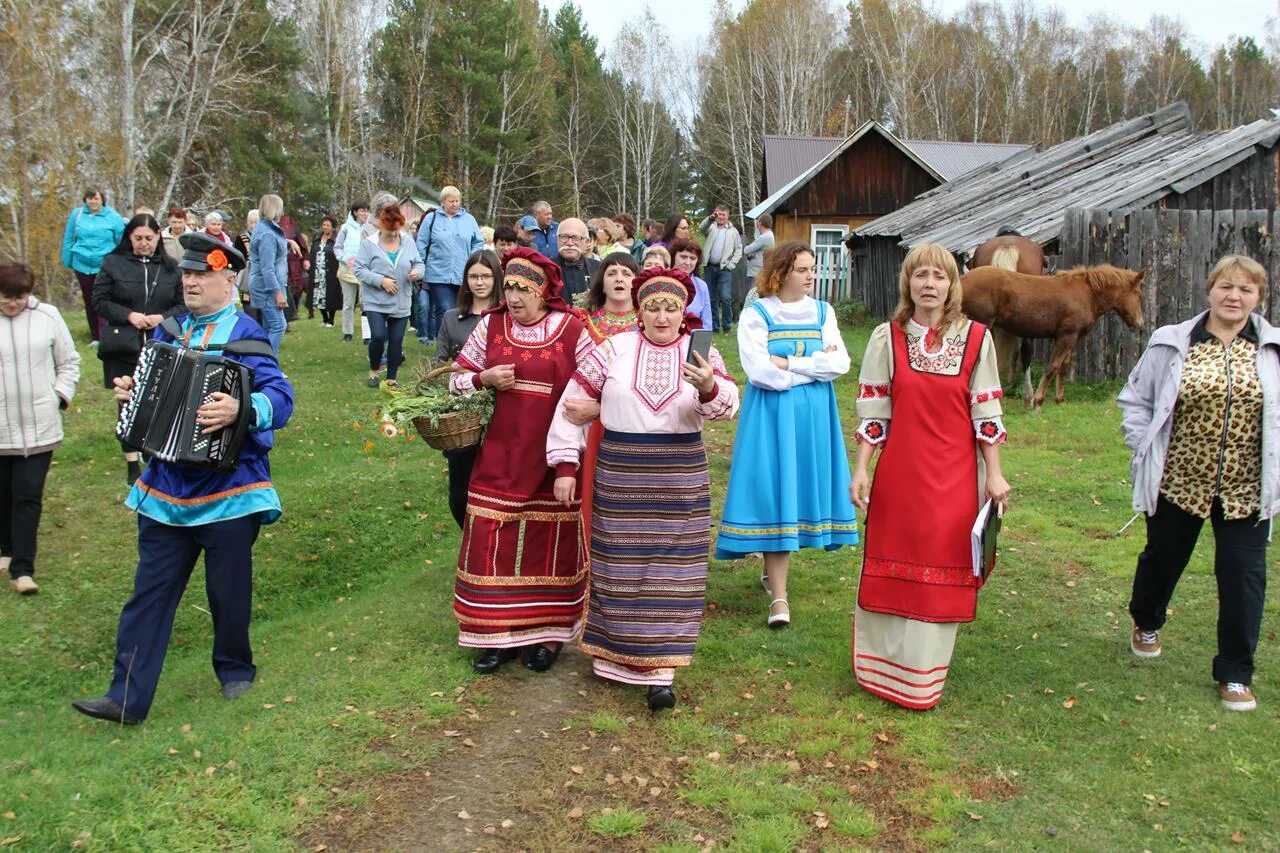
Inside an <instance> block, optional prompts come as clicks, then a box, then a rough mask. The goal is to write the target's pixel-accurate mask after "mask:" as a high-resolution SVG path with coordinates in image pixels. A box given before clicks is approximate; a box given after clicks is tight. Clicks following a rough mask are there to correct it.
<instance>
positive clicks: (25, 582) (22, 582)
mask: <svg viewBox="0 0 1280 853" xmlns="http://www.w3.org/2000/svg"><path fill="white" fill-rule="evenodd" d="M9 586H11V587H13V591H14V592H16V593H18V594H19V595H35V594H36V593H37V592H39V591H40V587H38V586H36V582H35V580H34V579H33V578H32V577H31V575H18V576H17V577H16V578H14V579H13V580H11V581H9Z"/></svg>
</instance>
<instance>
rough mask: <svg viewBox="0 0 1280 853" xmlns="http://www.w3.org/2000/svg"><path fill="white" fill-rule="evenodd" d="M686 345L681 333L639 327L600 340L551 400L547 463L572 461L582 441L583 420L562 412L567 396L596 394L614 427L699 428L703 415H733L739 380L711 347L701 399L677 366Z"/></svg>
mask: <svg viewBox="0 0 1280 853" xmlns="http://www.w3.org/2000/svg"><path fill="white" fill-rule="evenodd" d="M688 350H689V338H688V337H687V336H684V335H681V336H680V337H679V338H677V339H676V340H674V341H672V342H671V343H669V344H665V345H659V344H655V343H653V342H652V341H650V340H649V339H648V338H646V337H645V336H644V335H643V334H642V333H640V332H621V333H619V334H617V335H614V336H613V337H611V338H607V339H606V340H604V341H603V342H601V343H600V345H599V346H597V347H596V348H595V350H594V351H592V352H591V353H589V354H588V355H587V357H586V359H585V360H584V361H583V362H581V363H580V364H579V367H578V372H577V373H576V374H574V381H572V382H570V383H569V384H568V386H566V387H565V389H564V394H563V395H562V396H561V397H560V404H559V405H558V406H556V413H555V416H554V417H553V418H552V419H551V431H550V432H549V433H548V434H547V464H548V465H549V466H552V467H555V466H557V465H560V464H562V463H566V462H568V463H572V464H574V465H577V463H578V459H579V457H580V455H581V452H582V448H584V447H586V444H587V425H583V426H576V425H575V424H572V423H570V422H569V419H568V417H566V415H565V402H566V401H568V400H599V401H600V421H601V423H602V424H603V425H604V428H605V429H608V430H614V431H616V432H639V433H650V434H666V435H672V434H677V433H689V432H698V431H700V430H701V429H702V422H703V420H729V419H730V418H732V417H733V416H734V414H735V413H736V412H737V411H738V386H737V384H736V383H735V382H734V381H733V377H731V376H730V375H729V371H728V369H727V368H726V367H725V363H724V359H722V358H721V357H720V353H719V352H717V351H716V349H715V347H712V348H711V356H710V358H709V359H708V360H709V361H710V362H711V369H712V370H713V371H714V372H715V379H716V381H715V388H714V390H713V392H712V396H711V397H710V399H708V400H707V401H705V402H703V401H702V399H701V398H700V395H699V394H698V389H696V388H694V387H693V385H691V384H689V383H688V382H686V381H685V379H684V376H683V374H682V373H681V370H680V365H681V364H683V363H684V360H685V357H686V355H687V353H688Z"/></svg>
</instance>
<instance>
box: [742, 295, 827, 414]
mask: <svg viewBox="0 0 1280 853" xmlns="http://www.w3.org/2000/svg"><path fill="white" fill-rule="evenodd" d="M755 304H758V305H761V306H763V307H764V310H765V311H767V312H768V313H769V316H770V317H771V318H773V322H774V323H777V324H781V325H788V326H797V325H806V326H813V325H817V323H818V303H817V300H815V299H814V298H813V297H811V296H806V297H804V298H803V299H801V300H799V301H797V302H783V301H782V300H780V299H779V298H778V297H776V296H764V297H761V298H760V299H758V300H756V302H755ZM827 347H834V349H832V350H831V352H827V351H826V349H827ZM738 356H739V357H740V358H741V359H742V369H743V370H744V371H746V374H747V380H748V381H750V382H751V384H752V385H755V386H756V387H757V388H765V389H767V390H769V391H785V390H787V389H788V388H791V387H793V386H796V385H803V384H805V383H806V382H830V381H832V380H833V379H835V378H836V377H839V376H843V375H845V374H846V373H848V372H849V351H848V350H847V349H845V346H844V339H843V338H841V337H840V328H839V326H838V325H837V324H836V312H835V311H833V310H831V309H830V308H829V307H828V309H827V317H826V320H825V322H823V324H822V349H821V351H819V352H815V353H814V354H813V355H808V356H795V355H793V356H789V357H788V358H787V369H786V370H783V369H782V368H780V367H778V366H777V365H776V364H774V363H773V361H772V360H770V358H769V326H768V324H767V323H765V321H764V318H763V317H761V316H760V314H759V313H758V312H757V311H756V310H755V309H754V308H751V309H747V308H744V309H743V310H742V316H741V317H740V318H739V320H738Z"/></svg>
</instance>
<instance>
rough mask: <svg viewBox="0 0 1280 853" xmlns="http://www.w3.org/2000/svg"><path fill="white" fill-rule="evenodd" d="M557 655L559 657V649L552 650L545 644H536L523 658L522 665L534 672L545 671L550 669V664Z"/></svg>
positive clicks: (554, 660)
mask: <svg viewBox="0 0 1280 853" xmlns="http://www.w3.org/2000/svg"><path fill="white" fill-rule="evenodd" d="M558 657H560V650H559V649H556V650H555V651H552V650H551V649H549V648H547V647H546V646H543V645H537V646H534V647H533V648H532V649H530V650H529V655H528V656H527V657H526V658H525V659H524V665H525V666H527V667H528V668H529V669H531V670H533V671H534V672H546V671H547V670H549V669H551V665H552V664H553V663H555V662H556V658H558Z"/></svg>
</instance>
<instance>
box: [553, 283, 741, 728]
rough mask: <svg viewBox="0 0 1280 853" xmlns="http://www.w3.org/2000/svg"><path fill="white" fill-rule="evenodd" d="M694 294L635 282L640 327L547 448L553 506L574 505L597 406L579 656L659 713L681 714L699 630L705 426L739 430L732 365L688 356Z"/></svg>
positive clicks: (707, 531)
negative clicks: (644, 691) (585, 418)
mask: <svg viewBox="0 0 1280 853" xmlns="http://www.w3.org/2000/svg"><path fill="white" fill-rule="evenodd" d="M693 292H694V289H693V282H692V281H690V279H689V276H688V274H687V273H685V272H683V271H682V270H676V269H651V270H645V271H644V272H642V273H640V274H639V275H637V276H636V277H635V279H634V281H633V283H632V300H633V304H634V305H635V308H636V312H637V314H638V318H639V325H640V328H639V330H638V331H634V332H621V333H619V334H616V335H613V336H612V337H610V338H607V339H606V340H604V341H603V342H602V343H600V345H599V346H597V347H596V348H595V349H594V350H593V351H592V352H591V353H590V354H588V355H587V357H586V360H585V362H584V363H583V364H582V365H580V366H579V368H578V371H577V372H576V373H575V374H574V377H573V379H574V381H572V382H570V383H569V385H568V386H567V387H566V388H565V391H564V394H563V395H562V396H561V398H560V403H559V405H558V406H557V407H556V413H555V417H554V418H553V419H552V421H551V430H550V432H549V433H548V435H547V464H548V465H549V466H551V467H553V468H555V469H556V480H555V496H556V498H557V499H558V500H560V501H562V502H564V503H565V504H566V505H569V504H570V503H571V502H572V501H573V499H574V491H575V484H576V480H575V477H574V473H575V471H576V470H577V467H578V463H579V460H580V459H581V454H582V450H583V448H584V447H585V446H586V443H587V427H586V426H585V425H579V424H576V423H574V422H573V420H571V418H570V416H569V410H570V408H571V407H572V406H573V404H574V402H575V401H583V400H594V401H598V402H599V404H600V421H601V422H602V423H603V425H604V439H603V440H602V441H601V443H600V452H599V456H598V458H597V461H596V470H595V484H594V486H595V488H594V502H595V506H594V507H593V510H592V515H591V519H592V521H591V596H590V600H589V602H588V605H587V625H586V629H585V630H584V633H583V636H582V649H583V651H585V652H586V653H587V654H589V655H591V656H592V659H593V660H592V665H593V668H594V670H595V673H596V675H599V676H601V677H602V678H608V679H610V680H613V681H620V682H623V683H625V684H638V685H645V686H647V687H648V688H649V694H648V700H647V701H648V705H649V708H650V710H653V711H657V710H661V709H663V708H671V707H673V706H674V705H675V703H676V698H675V693H674V691H673V690H672V684H673V683H674V680H675V669H676V667H679V666H688V665H689V664H690V662H691V661H692V658H693V647H694V644H695V643H696V642H697V639H698V631H699V628H700V626H701V623H702V607H703V598H704V596H705V594H706V586H707V550H708V546H709V545H710V543H711V492H710V484H709V480H708V477H707V454H706V450H705V448H704V447H703V444H702V422H703V421H704V420H707V419H711V420H728V419H730V418H732V417H733V415H734V413H735V412H737V410H738V387H737V385H736V384H735V383H734V381H733V378H732V377H730V376H729V373H728V370H727V369H726V368H725V364H724V361H723V359H721V358H720V354H719V353H718V352H716V350H715V349H713V348H711V347H710V346H709V343H710V342H709V340H707V342H706V344H704V347H705V351H706V352H707V356H706V357H704V356H703V355H701V353H699V352H690V344H691V339H690V336H689V334H688V325H687V321H686V318H685V309H686V308H687V307H688V305H689V302H690V300H691V299H692V298H693Z"/></svg>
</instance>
